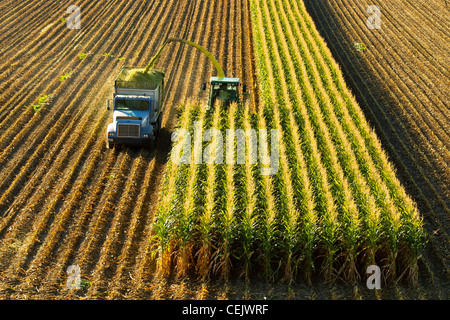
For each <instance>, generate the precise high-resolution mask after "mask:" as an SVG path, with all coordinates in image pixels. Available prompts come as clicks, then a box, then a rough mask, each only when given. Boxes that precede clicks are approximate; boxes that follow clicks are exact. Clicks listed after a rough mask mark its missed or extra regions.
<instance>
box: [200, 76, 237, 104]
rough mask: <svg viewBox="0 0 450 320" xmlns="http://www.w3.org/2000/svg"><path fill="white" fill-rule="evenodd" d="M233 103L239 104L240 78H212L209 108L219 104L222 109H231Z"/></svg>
mask: <svg viewBox="0 0 450 320" xmlns="http://www.w3.org/2000/svg"><path fill="white" fill-rule="evenodd" d="M205 87H206V86H205V85H204V86H203V88H204V89H206V88H205ZM233 102H236V103H238V102H239V78H226V77H221V78H219V77H211V81H210V88H209V98H208V106H209V107H212V106H214V105H215V104H216V103H219V104H220V105H221V106H222V107H229V106H230V104H231V103H233Z"/></svg>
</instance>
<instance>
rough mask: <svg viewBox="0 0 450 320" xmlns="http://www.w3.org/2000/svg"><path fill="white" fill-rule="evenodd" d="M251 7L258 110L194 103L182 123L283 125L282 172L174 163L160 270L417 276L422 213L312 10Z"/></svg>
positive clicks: (292, 5) (160, 218) (162, 217)
mask: <svg viewBox="0 0 450 320" xmlns="http://www.w3.org/2000/svg"><path fill="white" fill-rule="evenodd" d="M251 5H252V6H251V10H252V22H253V30H254V37H255V38H254V41H255V51H256V58H257V59H256V61H257V73H258V80H259V85H260V99H261V101H260V102H261V103H260V106H259V108H258V110H250V108H249V106H248V105H247V104H246V105H241V106H236V105H235V106H232V107H231V108H230V109H229V110H228V109H227V110H223V109H221V107H220V106H216V107H215V108H212V109H211V110H209V111H206V112H205V110H204V107H202V106H201V105H198V104H195V103H190V104H189V103H188V104H187V105H185V106H184V107H183V108H182V115H181V120H180V123H179V127H180V128H185V129H187V130H190V131H191V133H192V134H191V136H193V134H194V132H193V127H194V126H193V123H194V122H196V121H198V122H200V123H202V129H203V131H202V132H205V131H206V130H208V129H211V128H215V129H219V130H220V131H223V132H224V131H225V130H227V129H231V130H235V129H236V128H241V129H244V130H248V129H251V128H257V129H261V128H271V129H276V130H278V132H279V133H280V134H279V145H278V148H279V170H278V172H277V173H276V174H275V175H262V174H260V172H259V170H258V165H255V164H252V163H251V161H246V162H245V164H223V165H219V164H195V162H194V161H190V164H174V163H173V162H172V163H170V164H169V166H168V169H167V176H166V181H165V182H164V185H163V193H162V196H161V202H160V206H159V211H158V213H157V215H156V218H155V222H154V235H153V240H154V241H155V243H156V252H157V253H156V254H157V257H158V266H159V272H161V273H162V274H164V275H169V274H170V273H171V272H173V271H175V272H176V274H178V275H179V276H186V275H188V274H190V273H195V274H197V275H198V276H200V277H202V278H205V277H206V278H207V277H210V276H211V275H213V274H214V275H219V276H222V277H225V278H228V277H229V276H230V275H231V274H232V273H236V275H238V276H244V277H249V276H251V275H262V276H263V277H264V278H266V279H285V280H287V281H294V280H295V279H298V278H299V277H303V278H304V279H305V280H306V281H308V282H310V281H311V279H312V277H313V276H314V275H321V276H322V277H323V278H324V279H325V280H329V281H332V280H335V279H337V278H343V279H345V280H348V281H354V280H357V279H360V278H361V275H362V274H364V272H365V269H366V268H367V266H369V265H372V264H376V265H378V266H381V267H382V270H384V275H385V278H386V280H387V281H395V280H398V279H401V278H406V279H409V280H415V278H416V276H417V259H418V257H419V255H420V251H421V248H422V245H423V240H424V233H423V226H422V220H421V217H420V216H419V213H418V211H417V209H416V206H415V204H414V202H413V201H412V200H411V199H410V198H409V197H408V195H407V194H406V193H405V191H404V189H403V187H402V186H401V185H400V184H399V181H398V180H397V178H396V175H395V171H394V169H393V167H392V165H391V164H390V163H389V161H388V159H387V156H386V154H385V152H384V151H383V149H382V147H381V144H380V142H379V140H378V139H377V137H376V135H375V133H374V132H373V130H372V129H371V128H370V126H369V125H368V123H367V122H366V120H365V118H364V116H363V114H362V112H361V110H360V108H359V106H358V104H357V102H356V101H355V99H354V97H353V96H352V94H351V93H350V91H349V90H348V88H347V87H346V84H345V82H344V80H343V77H342V74H341V71H340V69H339V66H338V65H337V64H336V63H335V61H334V60H333V58H332V56H331V54H330V52H329V51H328V49H327V47H326V46H325V44H324V41H323V40H322V38H321V37H320V36H319V35H318V33H317V31H316V30H315V28H314V25H313V23H312V21H311V19H310V17H309V16H308V14H307V13H306V10H305V8H304V7H303V5H302V3H301V2H297V1H293V0H271V1H259V0H255V1H252V3H251ZM202 135H203V133H202ZM202 135H200V139H201V137H202ZM203 140H204V139H203ZM201 141H202V140H201ZM203 143H204V144H205V142H203ZM220 151H222V152H223V150H221V149H220ZM250 152H251V150H249V149H248V148H247V149H246V160H249V159H250V158H249V153H250ZM191 156H192V157H194V155H191ZM227 156H228V155H227ZM231 156H233V155H231Z"/></svg>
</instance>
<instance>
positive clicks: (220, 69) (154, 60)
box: [145, 38, 225, 78]
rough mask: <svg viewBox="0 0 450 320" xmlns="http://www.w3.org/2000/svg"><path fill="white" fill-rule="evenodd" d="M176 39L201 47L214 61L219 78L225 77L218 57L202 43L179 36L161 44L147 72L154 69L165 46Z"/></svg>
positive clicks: (147, 67)
mask: <svg viewBox="0 0 450 320" xmlns="http://www.w3.org/2000/svg"><path fill="white" fill-rule="evenodd" d="M174 41H178V42H182V43H185V44H188V45H190V46H192V47H194V48H197V49H199V50H200V51H201V52H203V53H204V54H205V55H206V56H207V57H208V59H209V60H211V62H212V63H213V65H214V67H216V70H217V76H218V77H219V78H225V73H224V72H223V70H222V67H221V66H220V64H219V62H217V60H216V58H214V56H213V55H212V54H211V53H210V52H209V51H208V50H206V49H205V48H203V47H202V46H201V45H198V44H196V43H194V42H191V41H188V40H184V39H179V38H169V39H167V40H166V41H165V42H164V44H163V45H162V46H161V48H160V49H159V50H158V52H157V53H156V55H155V56H154V57H153V58H152V59H151V60H150V63H149V64H148V65H147V66H146V67H145V72H148V71H149V70H151V69H153V68H154V66H155V63H156V61H157V60H158V58H159V56H160V55H161V53H162V51H163V50H164V48H165V47H166V46H167V45H168V44H169V43H171V42H174Z"/></svg>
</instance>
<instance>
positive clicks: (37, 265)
mask: <svg viewBox="0 0 450 320" xmlns="http://www.w3.org/2000/svg"><path fill="white" fill-rule="evenodd" d="M70 4H71V3H70V2H69V1H45V2H42V1H23V2H20V3H15V2H14V1H11V2H9V3H8V2H3V3H2V5H1V10H2V13H4V14H2V17H3V16H4V17H5V19H2V22H1V29H2V31H3V32H2V34H1V35H0V39H1V41H2V47H1V49H0V56H1V58H2V60H1V63H0V70H1V71H0V72H1V73H0V74H1V76H0V89H1V92H2V94H1V96H0V101H1V104H0V131H1V137H0V152H1V153H0V163H1V171H0V177H1V180H0V181H1V182H0V190H1V192H0V194H1V196H0V210H1V211H0V214H1V219H0V241H1V242H0V270H1V274H0V277H1V282H0V290H1V296H2V298H13V299H23V298H33V297H34V298H48V297H58V298H67V297H76V296H74V294H77V295H81V296H83V297H87V298H94V297H105V298H121V297H124V296H125V295H126V296H127V297H143V296H144V297H145V296H147V297H157V296H158V293H157V292H156V291H155V292H153V293H152V292H148V290H147V289H145V288H147V287H148V285H151V283H152V282H153V272H152V270H151V264H150V263H149V261H150V251H149V242H148V241H147V237H148V224H149V222H150V221H151V217H152V215H153V210H154V205H155V203H156V201H155V200H157V198H158V187H159V181H160V179H161V176H162V173H163V170H164V167H165V162H166V157H167V153H168V151H169V146H170V134H171V129H172V127H173V124H174V123H175V120H176V113H177V112H176V110H177V106H178V105H179V104H180V103H182V102H183V101H184V99H186V97H191V96H194V97H195V96H196V95H197V92H198V89H199V88H200V84H201V83H202V82H205V81H207V80H208V78H209V77H210V76H211V75H214V74H213V72H214V70H213V67H212V66H211V64H210V63H209V61H208V60H207V59H205V57H204V56H202V55H201V54H200V53H199V52H197V51H196V50H195V49H192V48H187V47H183V46H181V45H179V44H175V45H173V47H171V48H170V50H168V51H167V52H165V53H163V55H162V57H161V60H160V61H159V63H158V66H157V67H158V68H161V69H164V70H166V90H167V92H168V95H167V97H168V98H167V99H166V109H165V111H164V118H163V127H164V130H163V131H162V133H161V135H160V137H159V139H158V141H157V143H156V146H155V148H154V149H151V150H144V149H123V150H106V149H105V146H104V131H105V128H106V124H107V123H108V122H109V121H110V117H111V113H110V112H108V111H107V110H106V108H105V107H104V105H105V103H104V102H105V100H106V98H109V97H110V95H111V94H112V89H113V88H112V85H113V82H112V80H113V79H114V77H115V75H116V74H117V72H118V70H119V69H120V67H121V66H122V65H133V66H135V65H136V66H142V65H145V64H146V63H147V62H148V60H149V58H150V57H151V56H152V54H153V53H154V52H156V50H157V48H158V46H159V45H161V44H162V43H163V41H164V40H165V39H166V38H167V37H169V36H176V37H181V38H185V39H188V40H191V41H194V42H197V43H199V44H201V45H203V46H205V47H206V48H208V50H210V51H211V52H213V53H214V55H215V56H216V57H217V59H218V60H219V61H220V63H221V64H222V67H223V69H224V70H226V73H227V75H228V76H235V77H239V78H241V79H243V82H245V83H247V84H248V85H249V87H250V88H251V87H253V73H252V69H253V68H252V52H251V41H250V37H251V34H250V32H249V29H248V26H249V23H250V20H249V16H248V8H247V7H246V6H247V3H246V2H245V1H244V2H241V1H225V0H222V1H215V2H212V1H123V0H110V1H106V3H105V2H92V1H80V2H79V3H78V4H77V5H78V6H80V8H81V12H82V20H81V23H82V28H81V29H80V30H76V29H74V30H70V29H68V28H67V27H66V24H65V22H62V21H60V19H61V18H62V17H65V18H67V17H68V15H67V14H66V13H65V11H66V8H67V7H68V6H69V5H70ZM31 12H32V13H33V14H30V13H31ZM217 21H228V23H227V24H224V23H217ZM236 34H239V35H240V37H236V36H235V35H236ZM80 53H88V55H87V56H86V57H85V58H84V59H79V58H78V55H79V54H80ZM105 53H108V54H109V55H112V56H109V55H106V56H104V54H105ZM118 58H125V59H121V60H119V59H118ZM243 70H245V71H243ZM67 72H72V74H71V76H70V77H69V78H67V79H66V80H64V81H60V79H59V77H60V76H61V75H63V74H65V73H67ZM44 94H47V95H51V99H50V102H49V103H48V104H46V105H44V106H43V107H42V109H41V111H39V112H38V113H35V112H34V111H33V109H32V108H30V107H29V106H30V105H31V104H33V103H35V102H36V101H37V99H38V98H39V97H40V96H42V95H44ZM253 101H255V100H253ZM168 142H169V143H168ZM70 265H78V266H79V267H80V270H81V273H82V275H81V277H82V279H83V290H81V291H78V292H73V291H72V292H71V291H69V290H68V289H67V288H66V283H65V282H66V279H67V273H66V271H67V268H68V267H69V266H70ZM158 285H159V284H158ZM160 294H161V295H162V296H166V295H167V294H168V293H167V292H160Z"/></svg>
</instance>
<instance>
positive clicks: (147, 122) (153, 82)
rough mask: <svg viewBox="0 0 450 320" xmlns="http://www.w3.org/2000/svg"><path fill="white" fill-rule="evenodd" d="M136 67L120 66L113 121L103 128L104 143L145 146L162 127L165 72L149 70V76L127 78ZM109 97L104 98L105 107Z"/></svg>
mask: <svg viewBox="0 0 450 320" xmlns="http://www.w3.org/2000/svg"><path fill="white" fill-rule="evenodd" d="M134 69H136V68H130V67H123V68H122V70H121V72H120V73H119V75H118V77H117V78H116V80H115V83H114V97H113V99H112V104H113V105H112V108H113V122H112V123H110V124H109V125H108V127H107V130H106V145H107V147H108V148H113V147H114V145H117V144H120V145H135V146H148V145H150V144H151V142H152V141H154V139H155V138H156V136H157V135H158V133H159V131H160V129H161V118H162V108H163V101H164V74H163V73H161V72H159V71H156V70H152V73H153V74H152V75H151V76H150V77H149V78H144V79H142V78H141V79H138V81H136V80H135V79H133V80H134V81H129V80H127V79H128V78H129V77H128V76H127V75H128V74H129V73H130V72H133V70H134ZM110 104H111V100H109V99H108V101H107V108H108V110H110V109H111V105H110Z"/></svg>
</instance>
